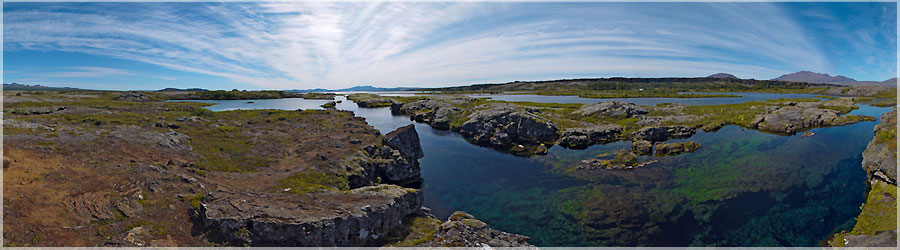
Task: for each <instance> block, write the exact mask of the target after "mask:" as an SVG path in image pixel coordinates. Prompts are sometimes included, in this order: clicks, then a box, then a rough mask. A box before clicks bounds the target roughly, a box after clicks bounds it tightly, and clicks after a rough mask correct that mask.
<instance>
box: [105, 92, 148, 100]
mask: <svg viewBox="0 0 900 250" xmlns="http://www.w3.org/2000/svg"><path fill="white" fill-rule="evenodd" d="M113 100H119V101H129V102H149V101H152V100H151V99H150V97H147V95H144V94H143V93H141V92H135V91H128V92H124V93H122V94H119V96H116V97H113Z"/></svg>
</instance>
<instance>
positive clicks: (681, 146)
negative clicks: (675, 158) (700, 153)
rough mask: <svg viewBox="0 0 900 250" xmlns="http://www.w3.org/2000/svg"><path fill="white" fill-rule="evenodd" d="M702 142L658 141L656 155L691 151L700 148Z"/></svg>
mask: <svg viewBox="0 0 900 250" xmlns="http://www.w3.org/2000/svg"><path fill="white" fill-rule="evenodd" d="M700 146H701V145H700V143H696V142H692V141H688V142H678V143H657V144H656V156H669V155H679V154H682V153H690V152H694V151H697V149H700Z"/></svg>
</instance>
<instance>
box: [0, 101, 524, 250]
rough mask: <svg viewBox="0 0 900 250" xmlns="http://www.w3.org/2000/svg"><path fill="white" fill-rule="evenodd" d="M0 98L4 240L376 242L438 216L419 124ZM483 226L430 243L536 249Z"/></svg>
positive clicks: (333, 114)
mask: <svg viewBox="0 0 900 250" xmlns="http://www.w3.org/2000/svg"><path fill="white" fill-rule="evenodd" d="M14 94H15V95H14ZM236 94H237V93H236ZM240 94H243V95H250V94H254V93H246V94H245V93H240ZM4 95H10V96H14V97H15V98H5V99H4V111H8V113H7V115H6V116H4V137H3V140H4V159H3V168H4V183H5V185H6V186H5V187H4V189H5V191H4V192H5V193H4V194H5V195H4V199H5V200H4V201H5V202H4V218H5V219H7V220H6V221H5V222H6V223H5V224H4V227H5V228H4V238H5V239H6V242H5V243H4V244H5V246H69V247H72V246H122V247H127V246H131V247H134V246H137V247H147V246H150V247H163V246H382V245H387V244H393V243H395V242H391V241H386V239H387V238H386V237H385V236H386V235H396V234H398V232H400V234H402V235H400V238H402V237H405V236H406V235H405V234H403V233H411V232H410V231H409V230H407V227H408V226H409V225H405V224H403V223H402V222H401V221H404V220H409V219H411V218H423V217H429V216H430V215H429V214H428V212H427V209H425V208H423V207H422V205H423V201H422V200H423V197H422V192H421V191H420V190H419V189H418V188H419V186H420V185H421V182H422V179H421V177H420V167H419V162H418V159H420V158H422V157H423V156H424V153H423V152H422V149H421V145H420V143H419V137H418V133H417V132H416V131H415V127H414V126H412V125H410V126H406V127H402V128H399V129H397V130H395V131H392V132H390V133H387V134H385V135H381V134H380V133H379V131H377V130H375V129H374V128H372V127H371V126H370V125H368V124H367V123H366V121H365V119H363V118H360V117H355V116H354V114H353V113H352V112H349V111H338V110H295V111H287V110H236V111H223V112H211V111H209V110H206V109H204V108H203V106H206V105H209V104H204V103H194V102H161V101H155V98H150V97H148V96H146V95H144V94H142V93H138V92H47V93H40V94H35V93H19V92H16V93H8V92H4ZM323 98H327V96H323ZM46 107H52V109H50V110H52V111H51V112H43V111H41V112H32V111H34V110H43V109H46ZM13 111H21V112H13ZM39 214H54V216H52V217H47V216H37V215H39ZM432 217H433V216H432ZM467 222H468V221H467ZM451 224H454V223H451ZM482 224H483V223H474V224H473V225H476V226H475V227H473V228H474V229H471V230H470V229H465V228H456V227H453V228H450V227H448V228H441V230H442V231H441V232H442V233H439V234H437V235H436V236H435V235H432V237H430V238H428V239H427V241H423V242H431V241H432V240H434V239H440V241H439V242H440V243H433V245H442V246H443V245H446V246H455V245H459V246H464V245H473V246H474V245H477V246H483V245H485V244H486V245H488V246H498V247H499V246H530V245H528V243H527V237H524V236H518V235H512V234H506V233H500V232H499V231H496V230H493V229H490V228H489V227H487V226H486V224H484V226H479V225H482ZM458 229H459V230H463V232H466V233H454V232H459V230H458ZM435 230H437V229H435ZM454 230H455V231H454ZM473 230H474V231H473ZM471 232H477V233H471ZM466 237H471V238H466ZM397 240H398V241H399V240H401V239H397ZM429 244H431V243H429Z"/></svg>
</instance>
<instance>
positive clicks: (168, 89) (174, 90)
mask: <svg viewBox="0 0 900 250" xmlns="http://www.w3.org/2000/svg"><path fill="white" fill-rule="evenodd" d="M169 91H171V92H180V91H209V90H208V89H201V88H190V89H179V88H164V89H160V90H157V92H169Z"/></svg>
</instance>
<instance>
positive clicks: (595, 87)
mask: <svg viewBox="0 0 900 250" xmlns="http://www.w3.org/2000/svg"><path fill="white" fill-rule="evenodd" d="M816 86H820V87H826V86H837V85H833V84H822V83H806V82H789V81H777V80H756V79H737V78H709V77H665V78H625V77H611V78H583V79H563V80H551V81H515V82H508V83H488V84H474V85H468V86H457V87H444V88H428V89H418V90H422V91H478V92H508V91H529V92H548V93H549V92H556V93H560V92H573V91H574V92H578V91H619V90H640V89H648V90H649V89H659V90H668V91H705V90H708V91H720V90H735V91H739V90H760V89H770V88H805V87H816Z"/></svg>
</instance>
